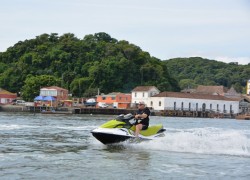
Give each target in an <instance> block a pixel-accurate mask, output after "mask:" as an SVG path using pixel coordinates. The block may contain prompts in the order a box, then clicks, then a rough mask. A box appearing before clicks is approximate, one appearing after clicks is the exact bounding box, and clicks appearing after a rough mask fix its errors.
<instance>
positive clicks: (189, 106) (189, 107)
mask: <svg viewBox="0 0 250 180" xmlns="http://www.w3.org/2000/svg"><path fill="white" fill-rule="evenodd" d="M188 109H189V111H190V110H191V103H189V104H188Z"/></svg>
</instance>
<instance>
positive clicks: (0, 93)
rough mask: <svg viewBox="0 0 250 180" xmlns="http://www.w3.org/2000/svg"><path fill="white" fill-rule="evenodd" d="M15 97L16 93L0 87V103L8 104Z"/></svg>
mask: <svg viewBox="0 0 250 180" xmlns="http://www.w3.org/2000/svg"><path fill="white" fill-rule="evenodd" d="M16 98H17V95H16V94H15V93H11V92H9V91H7V90H4V89H2V88H0V104H10V103H11V102H12V101H13V100H14V99H16Z"/></svg>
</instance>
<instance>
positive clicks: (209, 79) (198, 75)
mask: <svg viewBox="0 0 250 180" xmlns="http://www.w3.org/2000/svg"><path fill="white" fill-rule="evenodd" d="M164 63H165V64H166V65H167V67H168V69H169V74H171V75H172V76H173V77H175V78H176V80H177V81H178V82H179V86H180V88H181V89H185V88H195V87H196V86H197V85H223V86H225V87H228V88H230V87H232V86H233V87H234V88H235V89H236V90H237V91H238V92H241V93H245V92H246V91H245V86H246V81H247V80H248V79H250V63H249V64H248V65H237V64H236V63H228V64H227V63H223V62H219V61H215V60H208V59H203V58H200V57H191V58H174V59H170V60H166V61H164Z"/></svg>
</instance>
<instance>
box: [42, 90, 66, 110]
mask: <svg viewBox="0 0 250 180" xmlns="http://www.w3.org/2000/svg"><path fill="white" fill-rule="evenodd" d="M68 94H69V91H68V90H67V89H64V88H61V87H58V86H50V87H43V88H41V89H40V96H42V97H52V98H53V99H54V100H52V99H51V101H53V106H57V105H58V104H59V103H61V102H62V101H64V100H68ZM43 103H44V102H43ZM49 103H50V102H49ZM51 104H52V103H51Z"/></svg>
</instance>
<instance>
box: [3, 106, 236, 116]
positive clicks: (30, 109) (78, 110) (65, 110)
mask: <svg viewBox="0 0 250 180" xmlns="http://www.w3.org/2000/svg"><path fill="white" fill-rule="evenodd" d="M136 111H137V110H136V109H117V108H95V107H57V108H54V109H53V110H49V107H34V106H22V105H0V112H27V113H41V114H62V115H63V114H65V115H71V114H103V115H119V114H128V113H132V114H135V112H136ZM151 116H165V117H189V118H190V117H191V118H219V119H224V118H226V119H236V115H233V114H221V113H211V112H198V111H182V110H164V111H154V110H151Z"/></svg>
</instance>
